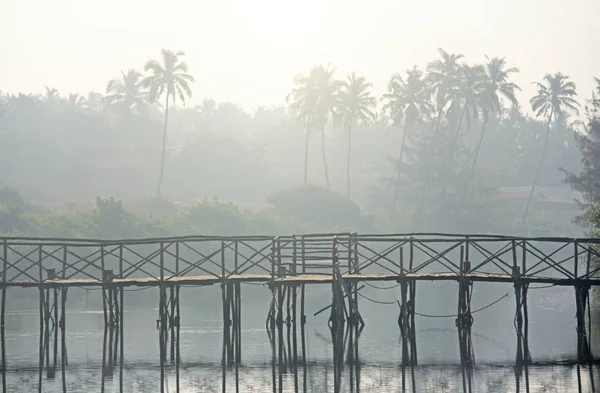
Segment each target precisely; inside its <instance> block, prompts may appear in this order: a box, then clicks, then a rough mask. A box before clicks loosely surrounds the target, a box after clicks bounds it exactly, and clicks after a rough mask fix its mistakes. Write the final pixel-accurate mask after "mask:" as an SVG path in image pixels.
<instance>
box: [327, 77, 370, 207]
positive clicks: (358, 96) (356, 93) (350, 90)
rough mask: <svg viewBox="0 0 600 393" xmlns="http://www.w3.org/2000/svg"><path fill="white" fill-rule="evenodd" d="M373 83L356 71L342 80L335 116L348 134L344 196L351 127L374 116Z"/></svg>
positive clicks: (350, 149)
mask: <svg viewBox="0 0 600 393" xmlns="http://www.w3.org/2000/svg"><path fill="white" fill-rule="evenodd" d="M372 88H373V85H372V84H371V83H369V82H367V80H366V79H365V78H364V77H362V76H356V73H354V72H353V73H352V74H350V75H348V77H347V78H346V79H345V80H344V81H342V84H341V87H340V91H339V95H338V108H337V111H336V116H337V118H338V119H339V121H340V122H341V124H342V125H343V127H344V128H345V129H346V132H347V134H348V162H347V164H346V196H347V197H350V155H351V151H352V128H354V127H355V126H356V125H357V124H359V123H368V122H370V121H373V119H374V118H375V113H374V112H373V110H374V109H375V103H376V100H375V97H373V96H372V95H371V89H372Z"/></svg>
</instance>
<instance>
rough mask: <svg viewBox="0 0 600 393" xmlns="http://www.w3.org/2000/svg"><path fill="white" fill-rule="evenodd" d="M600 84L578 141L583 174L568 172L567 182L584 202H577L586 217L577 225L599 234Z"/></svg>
mask: <svg viewBox="0 0 600 393" xmlns="http://www.w3.org/2000/svg"><path fill="white" fill-rule="evenodd" d="M594 79H595V81H596V91H595V92H594V93H592V98H591V99H590V100H589V106H588V107H587V108H586V112H587V127H586V130H585V131H584V132H581V133H576V134H575V140H576V142H577V145H578V147H579V150H580V151H581V162H582V164H583V169H582V171H581V173H580V174H578V175H577V174H575V173H572V172H568V171H566V170H564V169H563V172H565V173H566V175H567V176H566V178H565V182H566V183H567V184H569V185H570V186H571V188H572V189H574V190H576V191H579V192H580V193H581V195H582V199H583V200H580V201H577V203H578V204H579V207H580V208H581V209H582V210H583V214H582V215H580V216H579V217H577V218H576V221H577V222H580V223H582V224H587V225H589V226H590V227H592V228H594V229H595V230H596V231H598V230H600V79H598V78H594Z"/></svg>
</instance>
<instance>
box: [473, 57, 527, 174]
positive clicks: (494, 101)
mask: <svg viewBox="0 0 600 393" xmlns="http://www.w3.org/2000/svg"><path fill="white" fill-rule="evenodd" d="M485 58H486V59H487V63H486V65H485V76H484V81H483V83H482V85H481V93H482V94H483V97H482V98H483V101H482V106H483V124H482V126H481V135H480V136H479V142H478V143H477V147H476V149H475V157H474V158H473V165H472V166H471V177H470V181H469V183H470V184H472V183H473V181H474V179H475V168H476V166H477V159H478V157H479V151H480V150H481V144H482V143H483V137H484V136H485V129H486V126H487V124H488V120H489V116H490V114H492V113H499V112H500V111H501V110H502V98H505V99H506V100H508V101H509V102H510V103H511V104H512V105H513V106H514V107H518V106H519V102H518V101H517V97H516V96H515V91H516V90H521V88H520V87H519V86H517V85H516V84H514V83H512V82H510V80H509V78H510V74H512V73H515V72H519V69H518V68H516V67H512V68H509V69H506V60H505V58H504V57H502V58H499V57H494V58H492V59H490V58H489V57H487V56H486V57H485Z"/></svg>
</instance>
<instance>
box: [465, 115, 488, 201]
mask: <svg viewBox="0 0 600 393" xmlns="http://www.w3.org/2000/svg"><path fill="white" fill-rule="evenodd" d="M489 114H490V111H489V110H486V111H485V113H484V114H483V127H481V135H480V136H479V142H478V143H477V148H476V149H475V158H473V166H471V176H470V177H469V179H470V182H469V187H467V192H469V190H470V188H471V186H473V184H475V168H476V167H477V159H478V158H479V151H480V150H481V145H482V143H483V137H484V136H485V128H486V126H487V122H488V116H489Z"/></svg>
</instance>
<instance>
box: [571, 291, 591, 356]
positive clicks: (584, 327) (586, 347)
mask: <svg viewBox="0 0 600 393" xmlns="http://www.w3.org/2000/svg"><path fill="white" fill-rule="evenodd" d="M589 290H590V288H589V286H585V285H582V284H576V285H575V303H576V306H577V361H578V362H580V363H589V362H591V361H593V355H592V347H591V341H590V336H589V334H590V331H589V330H591V318H590V315H589V312H590V310H589ZM586 314H587V316H588V318H590V319H588V318H586ZM586 319H587V324H586Z"/></svg>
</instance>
